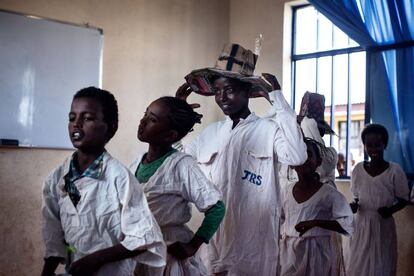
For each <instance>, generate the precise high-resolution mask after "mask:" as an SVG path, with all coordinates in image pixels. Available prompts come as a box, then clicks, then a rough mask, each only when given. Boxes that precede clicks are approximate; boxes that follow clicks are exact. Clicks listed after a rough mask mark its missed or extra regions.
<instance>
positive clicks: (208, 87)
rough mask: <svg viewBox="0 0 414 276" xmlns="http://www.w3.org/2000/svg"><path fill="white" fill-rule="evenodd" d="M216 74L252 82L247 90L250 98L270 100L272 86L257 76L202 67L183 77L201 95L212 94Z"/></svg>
mask: <svg viewBox="0 0 414 276" xmlns="http://www.w3.org/2000/svg"><path fill="white" fill-rule="evenodd" d="M217 76H223V77H227V78H233V79H238V80H240V81H242V82H247V83H250V84H252V88H251V90H250V91H249V97H250V98H258V97H264V98H265V99H266V100H268V101H269V102H270V98H269V93H270V92H271V91H272V86H271V85H270V84H269V83H268V82H266V81H265V80H264V79H263V78H261V77H259V76H246V75H242V74H240V73H237V72H232V71H226V70H221V69H217V68H203V69H197V70H194V71H192V72H191V73H190V74H188V75H187V76H185V79H186V81H187V83H188V84H189V85H190V86H191V88H192V89H193V91H194V92H195V93H197V94H200V95H203V96H214V94H215V93H214V89H213V82H212V78H213V77H217Z"/></svg>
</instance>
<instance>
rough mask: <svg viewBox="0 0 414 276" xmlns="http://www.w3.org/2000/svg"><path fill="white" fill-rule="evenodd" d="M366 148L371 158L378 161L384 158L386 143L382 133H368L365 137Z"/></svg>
mask: <svg viewBox="0 0 414 276" xmlns="http://www.w3.org/2000/svg"><path fill="white" fill-rule="evenodd" d="M364 148H365V151H366V152H367V154H368V156H369V158H370V159H371V160H373V161H377V160H383V159H384V150H385V143H384V141H383V138H382V136H381V134H379V133H368V134H366V136H365V139H364Z"/></svg>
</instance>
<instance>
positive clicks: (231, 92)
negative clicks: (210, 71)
mask: <svg viewBox="0 0 414 276" xmlns="http://www.w3.org/2000/svg"><path fill="white" fill-rule="evenodd" d="M213 87H214V90H215V100H216V103H217V104H218V106H219V107H220V108H221V110H222V111H223V113H224V114H225V115H227V116H235V115H236V116H237V114H242V113H244V112H246V111H247V110H248V104H249V94H248V91H245V90H243V88H241V87H240V85H239V84H237V82H236V81H234V80H232V79H229V78H225V77H220V78H218V79H216V80H215V81H214V84H213Z"/></svg>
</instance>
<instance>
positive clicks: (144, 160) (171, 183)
mask: <svg viewBox="0 0 414 276" xmlns="http://www.w3.org/2000/svg"><path fill="white" fill-rule="evenodd" d="M200 117H201V115H199V114H198V113H196V112H194V111H193V109H192V108H191V106H190V105H188V104H187V103H186V102H185V101H183V100H180V99H177V98H174V97H162V98H159V99H158V100H156V101H154V102H152V103H151V104H150V105H149V106H148V108H147V110H146V112H145V115H144V117H143V118H142V119H141V121H140V124H139V128H138V139H139V140H140V141H142V142H145V143H148V144H149V147H148V151H147V152H146V153H145V154H141V155H139V156H138V158H137V159H136V161H135V162H134V163H133V164H132V165H131V166H130V168H131V170H132V171H133V172H134V173H135V176H136V177H137V179H138V181H139V182H140V184H139V185H140V186H141V187H142V188H143V190H144V192H145V195H146V197H147V200H148V203H149V206H150V209H151V211H152V213H153V214H154V216H155V218H156V220H157V222H158V224H159V225H160V227H161V231H162V233H163V236H164V240H165V242H166V243H167V246H168V257H167V265H166V267H165V268H161V269H154V268H151V267H148V266H145V265H139V266H138V267H137V269H136V271H135V272H136V274H137V275H151V276H152V275H172V276H179V275H191V276H195V275H207V271H206V268H205V267H204V265H203V263H202V262H201V260H200V259H199V258H198V257H196V256H194V255H195V253H196V252H197V250H198V248H199V247H200V246H201V245H202V244H203V243H208V242H209V240H210V238H211V237H212V236H213V234H214V233H215V232H216V230H217V228H218V227H219V224H220V222H221V220H222V219H223V216H224V212H225V208H224V204H223V202H222V201H221V194H220V192H219V190H218V189H217V188H216V186H215V185H213V183H211V182H210V181H209V180H208V179H207V178H206V177H205V175H204V174H203V172H202V171H201V169H200V168H199V167H198V165H197V163H196V162H195V160H194V159H193V158H192V157H191V156H189V155H187V154H184V153H182V152H178V151H177V150H175V149H173V148H172V147H171V145H172V144H173V143H174V142H176V141H177V140H180V139H182V138H183V137H184V136H185V135H187V133H188V132H189V131H190V130H191V129H192V128H193V126H194V124H195V123H196V122H198V121H199V119H200ZM191 203H193V204H194V205H195V206H196V207H197V209H198V210H199V211H201V212H203V213H204V214H205V218H204V220H203V223H202V225H201V227H200V228H199V229H198V231H197V232H196V233H195V234H194V233H193V232H192V231H191V230H190V229H189V228H188V227H187V226H186V223H187V222H188V221H189V220H190V218H191V206H190V204H191Z"/></svg>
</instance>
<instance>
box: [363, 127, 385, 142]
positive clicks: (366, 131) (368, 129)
mask: <svg viewBox="0 0 414 276" xmlns="http://www.w3.org/2000/svg"><path fill="white" fill-rule="evenodd" d="M372 133H373V134H378V135H380V136H381V139H382V142H383V143H384V145H385V147H387V145H388V131H387V129H386V128H385V127H384V126H383V125H380V124H368V125H366V126H365V127H364V130H362V133H361V140H362V143H363V144H364V145H365V137H366V136H367V135H368V134H372Z"/></svg>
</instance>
